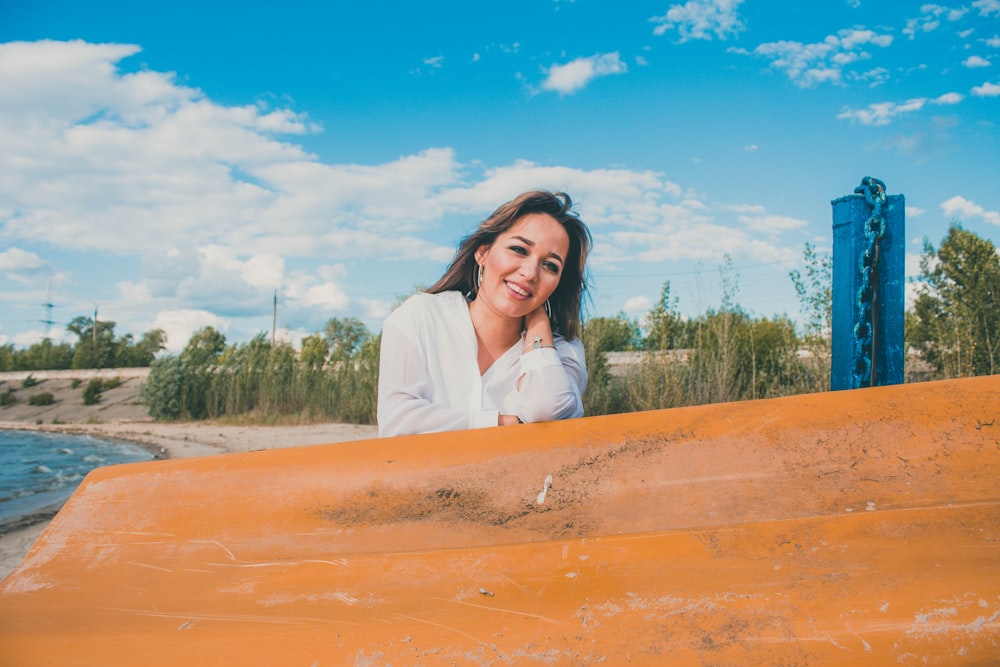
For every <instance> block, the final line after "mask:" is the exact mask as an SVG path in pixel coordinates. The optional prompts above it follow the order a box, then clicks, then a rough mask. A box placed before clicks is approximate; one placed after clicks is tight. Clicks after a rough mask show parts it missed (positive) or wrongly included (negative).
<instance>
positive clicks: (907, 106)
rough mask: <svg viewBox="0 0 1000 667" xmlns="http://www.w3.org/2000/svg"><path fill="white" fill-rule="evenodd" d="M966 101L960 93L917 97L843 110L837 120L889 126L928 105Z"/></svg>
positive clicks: (943, 104)
mask: <svg viewBox="0 0 1000 667" xmlns="http://www.w3.org/2000/svg"><path fill="white" fill-rule="evenodd" d="M963 99H965V96H963V95H962V94H960V93H945V94H943V95H939V96H938V97H935V98H934V99H928V98H926V97H916V98H914V99H911V100H907V101H905V102H899V103H897V102H876V103H874V104H869V105H868V108H866V109H849V108H845V109H843V110H842V111H841V112H840V113H839V114H837V118H841V119H844V120H851V121H856V122H858V123H860V124H862V125H870V126H882V125H888V124H889V123H891V122H892V121H893V120H894V119H896V118H897V117H898V116H901V115H903V114H908V113H913V112H916V111H920V110H921V109H923V108H924V107H925V106H927V105H928V104H933V105H937V106H945V105H954V104H958V103H959V102H961V101H962V100H963Z"/></svg>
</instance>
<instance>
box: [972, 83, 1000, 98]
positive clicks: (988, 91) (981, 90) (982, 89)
mask: <svg viewBox="0 0 1000 667" xmlns="http://www.w3.org/2000/svg"><path fill="white" fill-rule="evenodd" d="M972 94H973V95H975V96H976V97H997V96H998V95H1000V85H997V84H995V83H990V82H988V81H987V82H986V83H984V84H983V85H981V86H976V87H975V88H973V89H972Z"/></svg>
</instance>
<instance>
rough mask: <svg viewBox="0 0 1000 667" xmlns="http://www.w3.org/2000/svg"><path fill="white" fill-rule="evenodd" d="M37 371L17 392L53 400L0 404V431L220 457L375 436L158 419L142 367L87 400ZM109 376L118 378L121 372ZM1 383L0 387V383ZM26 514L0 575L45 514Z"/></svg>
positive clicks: (9, 382) (373, 431) (349, 429)
mask: <svg viewBox="0 0 1000 667" xmlns="http://www.w3.org/2000/svg"><path fill="white" fill-rule="evenodd" d="M129 370H137V371H144V370H145V369H129ZM104 373H105V374H110V373H111V372H108V371H105V372H104ZM37 376H42V377H41V378H40V379H41V382H40V383H39V384H38V385H35V386H34V387H31V388H29V389H25V388H19V389H18V390H17V393H18V394H23V395H24V396H30V395H31V394H32V393H36V392H38V391H47V392H51V393H52V394H53V395H54V396H55V402H54V403H53V404H52V405H49V406H31V405H28V403H27V400H26V399H25V400H19V401H18V402H17V403H16V404H14V405H11V406H5V407H3V408H0V429H21V430H43V431H52V432H60V433H86V434H90V435H93V436H97V437H103V438H109V439H119V440H128V441H130V442H135V443H139V444H141V445H143V446H145V447H148V448H149V449H150V450H151V451H153V452H154V453H155V454H156V455H157V456H160V457H161V458H187V457H193V456H219V455H225V454H227V453H232V452H248V451H256V450H261V449H275V448H279V447H298V446H304V445H320V444H328V443H335V442H347V441H350V440H364V439H368V438H375V437H377V436H378V429H377V427H375V426H360V425H356V424H305V425H292V426H231V425H224V424H217V423H213V422H179V423H159V422H155V421H153V420H152V419H151V418H150V417H149V416H148V414H147V412H146V407H145V406H144V405H142V404H141V403H140V402H139V398H138V394H139V385H140V384H141V382H142V380H144V379H145V373H144V372H139V373H134V374H133V376H132V377H128V378H122V380H123V381H122V384H121V385H120V386H118V387H116V388H115V389H112V390H109V391H107V392H105V394H104V396H103V397H102V400H101V401H100V402H99V403H98V404H96V405H90V406H88V405H84V404H83V401H82V387H81V386H80V385H79V383H74V382H73V379H74V378H72V377H71V376H69V375H68V374H63V375H59V374H53V375H44V374H41V373H37V374H36V377H37ZM116 377H121V373H119V375H117V376H116ZM19 378H20V376H18V375H14V374H2V376H0V385H6V386H14V387H18V386H19V383H20V379H19ZM74 384H76V385H77V386H73V385H74ZM84 384H85V383H84ZM0 389H4V387H3V386H0ZM33 519H35V520H36V521H35V522H33V523H32V522H30V521H28V522H25V523H29V524H30V525H25V526H22V527H18V528H16V529H14V530H11V531H10V532H6V533H4V534H2V535H0V579H2V578H4V577H6V576H7V575H8V574H9V573H10V572H11V571H13V570H14V569H15V568H16V567H17V566H18V565H20V563H21V561H22V560H23V559H24V556H25V555H26V554H27V553H28V550H29V549H30V548H31V545H32V544H33V543H34V542H35V540H36V539H37V538H38V536H39V535H40V534H41V533H42V531H43V530H45V527H46V526H47V525H48V520H49V519H51V516H47V515H44V514H43V515H40V516H37V517H33Z"/></svg>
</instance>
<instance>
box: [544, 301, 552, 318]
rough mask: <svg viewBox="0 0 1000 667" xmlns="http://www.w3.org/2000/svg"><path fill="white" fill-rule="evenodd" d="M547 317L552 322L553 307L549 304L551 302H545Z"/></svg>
mask: <svg viewBox="0 0 1000 667" xmlns="http://www.w3.org/2000/svg"><path fill="white" fill-rule="evenodd" d="M545 315H546V316H547V317H548V318H549V319H550V320H551V319H552V306H551V305H550V304H549V300H548V299H546V300H545Z"/></svg>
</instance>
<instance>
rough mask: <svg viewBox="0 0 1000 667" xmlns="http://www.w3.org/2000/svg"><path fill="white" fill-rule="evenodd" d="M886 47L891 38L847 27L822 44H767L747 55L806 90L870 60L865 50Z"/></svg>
mask: <svg viewBox="0 0 1000 667" xmlns="http://www.w3.org/2000/svg"><path fill="white" fill-rule="evenodd" d="M890 44H892V35H881V34H878V33H876V32H874V31H872V30H862V29H858V28H851V29H845V30H840V31H838V32H837V34H836V35H828V36H827V37H826V38H825V39H824V40H823V41H822V42H815V43H812V44H804V43H802V42H793V41H780V42H768V43H765V44H761V45H759V46H757V47H756V48H755V49H754V50H753V51H752V52H750V53H752V54H753V55H756V56H760V57H762V58H765V59H767V60H770V61H771V67H772V68H774V69H776V70H778V71H779V72H783V73H785V75H786V76H788V78H789V79H790V80H791V81H792V82H793V83H794V84H795V85H797V86H799V87H801V88H810V87H812V86H816V85H819V84H821V83H826V82H831V83H837V82H839V81H841V80H842V78H843V72H844V68H846V67H848V66H849V65H852V64H854V63H857V62H860V61H863V60H867V59H869V58H871V54H870V53H868V51H866V50H865V48H866V47H869V46H876V47H879V48H885V47H887V46H889V45H890ZM734 52H741V51H734ZM742 53H746V52H742Z"/></svg>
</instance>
